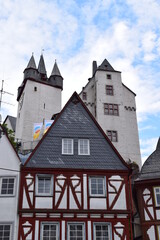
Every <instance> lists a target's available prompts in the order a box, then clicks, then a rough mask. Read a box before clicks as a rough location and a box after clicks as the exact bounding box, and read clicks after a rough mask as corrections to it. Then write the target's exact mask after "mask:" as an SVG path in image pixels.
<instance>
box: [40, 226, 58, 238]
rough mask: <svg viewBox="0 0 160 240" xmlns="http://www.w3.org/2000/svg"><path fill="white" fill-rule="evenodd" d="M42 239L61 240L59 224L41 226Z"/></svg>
mask: <svg viewBox="0 0 160 240" xmlns="http://www.w3.org/2000/svg"><path fill="white" fill-rule="evenodd" d="M41 236H42V237H41V239H44V240H51V239H52V240H58V239H59V225H58V223H53V222H47V223H42V225H41Z"/></svg>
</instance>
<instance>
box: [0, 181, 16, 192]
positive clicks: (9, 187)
mask: <svg viewBox="0 0 160 240" xmlns="http://www.w3.org/2000/svg"><path fill="white" fill-rule="evenodd" d="M14 189H15V178H14V177H2V178H1V179H0V194H1V196H3V195H5V196H6V195H7V196H13V195H14V192H15V190H14Z"/></svg>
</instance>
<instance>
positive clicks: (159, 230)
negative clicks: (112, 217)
mask: <svg viewBox="0 0 160 240" xmlns="http://www.w3.org/2000/svg"><path fill="white" fill-rule="evenodd" d="M135 186H136V192H137V200H138V205H139V213H140V219H141V229H142V234H143V239H144V240H159V239H160V139H159V140H158V143H157V147H156V150H155V151H154V152H153V153H152V154H151V155H150V156H149V157H148V159H147V160H146V161H145V163H144V164H143V167H142V169H141V173H140V176H139V178H138V179H137V180H136V181H135Z"/></svg>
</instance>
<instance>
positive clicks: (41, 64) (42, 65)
mask: <svg viewBox="0 0 160 240" xmlns="http://www.w3.org/2000/svg"><path fill="white" fill-rule="evenodd" d="M38 72H39V73H42V74H46V67H45V63H44V58H43V55H41V56H40V60H39V64H38Z"/></svg>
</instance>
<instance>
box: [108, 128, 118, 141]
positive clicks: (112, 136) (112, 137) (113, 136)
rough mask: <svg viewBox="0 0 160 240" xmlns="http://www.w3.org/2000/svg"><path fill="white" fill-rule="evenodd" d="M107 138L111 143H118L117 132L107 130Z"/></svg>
mask: <svg viewBox="0 0 160 240" xmlns="http://www.w3.org/2000/svg"><path fill="white" fill-rule="evenodd" d="M107 137H108V138H109V140H110V141H111V142H118V137H117V131H111V130H107Z"/></svg>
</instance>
